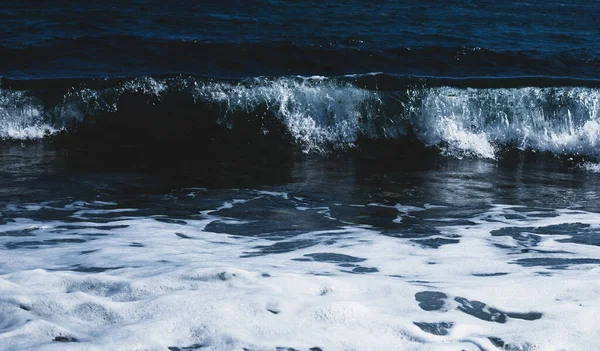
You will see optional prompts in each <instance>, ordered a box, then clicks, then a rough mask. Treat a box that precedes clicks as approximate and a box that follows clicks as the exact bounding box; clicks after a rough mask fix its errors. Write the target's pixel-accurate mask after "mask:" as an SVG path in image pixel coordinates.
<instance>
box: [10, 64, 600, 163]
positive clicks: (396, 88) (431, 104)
mask: <svg viewBox="0 0 600 351" xmlns="http://www.w3.org/2000/svg"><path fill="white" fill-rule="evenodd" d="M390 82H392V83H393V82H396V83H395V84H396V85H393V84H390ZM494 84H497V83H495V82H494ZM4 85H7V84H4ZM183 114H185V115H186V116H187V118H188V119H182V118H180V116H181V115H183ZM111 116H112V117H111ZM115 116H118V117H115ZM151 117H152V118H151ZM0 118H1V119H0V138H2V139H18V140H23V139H39V138H43V137H46V136H48V135H52V134H56V133H58V132H64V133H66V134H69V133H70V132H75V133H76V132H77V130H78V126H80V125H88V127H89V126H90V125H103V124H104V123H108V122H106V121H109V120H110V121H113V122H114V121H115V120H117V121H120V122H122V121H129V122H128V123H130V124H131V125H130V126H129V127H130V128H129V129H130V130H129V131H128V132H129V133H137V134H140V135H142V134H143V129H144V128H152V126H153V123H159V122H160V123H159V124H160V127H156V128H157V129H160V131H159V132H160V133H165V134H168V133H169V128H175V126H176V127H177V128H179V130H178V134H177V137H182V130H185V128H186V127H187V126H186V125H185V124H186V123H187V124H190V128H193V126H192V125H193V124H195V123H196V122H198V121H200V122H202V123H200V124H201V125H202V126H203V128H204V127H206V126H207V125H208V123H212V122H214V124H215V125H216V126H218V127H219V128H224V129H226V130H236V129H244V128H246V129H244V130H242V131H241V132H240V133H245V132H247V133H252V132H256V136H253V137H256V138H260V137H266V136H269V135H271V134H272V133H273V132H274V131H275V130H274V128H275V127H274V126H275V125H276V124H278V125H280V126H281V128H282V129H283V131H284V134H286V135H287V137H288V139H289V140H291V141H292V142H293V144H294V145H296V146H297V147H299V148H300V149H301V150H303V151H305V152H327V151H328V150H332V149H334V150H335V149H347V148H351V147H355V146H356V143H357V141H358V140H360V138H367V139H387V140H402V139H406V138H415V137H416V138H417V139H418V140H419V141H420V142H421V143H422V144H424V145H426V146H432V147H438V148H440V150H441V151H442V152H443V153H444V154H446V155H451V156H455V157H464V156H475V157H483V158H495V157H496V156H497V155H498V152H499V151H500V150H502V149H504V148H507V147H508V148H518V149H521V150H530V151H543V152H551V153H554V154H558V155H578V156H584V157H592V158H598V157H599V156H600V152H599V150H598V147H597V145H598V144H599V143H600V89H599V88H597V87H593V86H592V87H585V86H574V87H568V86H567V87H560V86H547V87H535V86H529V87H519V86H517V87H500V88H498V87H492V88H486V87H477V88H469V87H464V86H462V85H460V84H458V85H457V86H454V87H452V86H439V85H438V86H433V85H431V84H428V82H427V80H424V79H419V80H412V81H409V80H407V79H396V80H394V79H391V78H390V77H389V76H384V75H368V76H352V77H350V76H347V77H337V78H327V77H275V78H267V77H259V78H248V79H243V80H216V79H208V78H201V77H182V76H178V77H159V78H150V77H146V78H134V79H120V80H114V81H113V80H86V81H80V82H76V83H72V84H66V83H65V84H63V85H61V84H58V83H56V84H54V85H53V88H52V89H44V88H43V87H39V86H36V87H32V88H29V89H25V88H23V89H15V88H13V87H10V86H5V87H3V88H2V89H0ZM111 118H112V119H111ZM157 121H159V122H157ZM211 121H212V122H211ZM273 121H275V122H276V123H275V124H274V122H273ZM113 122H111V123H113ZM250 126H251V127H252V128H255V129H256V130H253V131H252V130H250V129H248V128H250ZM120 127H122V124H118V123H116V124H115V123H113V124H108V125H104V129H102V130H104V131H105V130H106V129H107V128H120ZM278 128H279V127H278ZM64 133H63V134H64ZM140 135H137V137H139V136H140ZM240 135H241V134H240ZM131 137H134V135H131ZM282 142H284V141H283V140H282Z"/></svg>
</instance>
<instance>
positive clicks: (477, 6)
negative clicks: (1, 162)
mask: <svg viewBox="0 0 600 351" xmlns="http://www.w3.org/2000/svg"><path fill="white" fill-rule="evenodd" d="M598 13H600V5H598V4H597V3H596V2H585V1H577V2H547V1H537V0H536V1H528V2H525V1H516V2H510V3H504V2H497V1H445V2H443V3H435V2H422V1H403V2H397V1H374V2H362V1H336V2H329V1H327V2H309V3H306V2H303V1H251V2H246V1H244V2H238V1H219V2H200V3H197V2H191V1H183V2H178V3H177V4H166V3H164V2H158V1H143V2H142V1H126V2H115V1H97V2H94V3H93V4H81V3H74V2H71V1H55V2H52V4H51V5H48V4H46V3H44V2H33V3H27V4H24V3H23V4H17V3H12V4H6V5H5V6H4V8H3V11H2V14H0V24H2V28H3V31H2V35H1V36H0V50H1V51H0V52H1V55H0V56H1V59H0V60H1V61H0V72H1V75H2V76H4V77H10V78H19V79H37V78H47V77H53V78H65V77H106V76H147V75H156V74H164V73H186V74H187V73H192V74H201V75H207V76H213V77H214V76H218V77H245V76H254V75H284V74H287V75H289V74H302V75H307V74H319V75H325V76H330V75H344V74H356V73H369V72H384V73H389V74H399V75H425V76H453V77H473V76H483V77H488V76H493V77H506V76H532V75H543V76H568V77H578V78H594V79H597V78H599V72H600V56H599V55H600V44H599V43H598V41H597V36H598V35H599V34H600V33H599V28H600V17H599V15H598Z"/></svg>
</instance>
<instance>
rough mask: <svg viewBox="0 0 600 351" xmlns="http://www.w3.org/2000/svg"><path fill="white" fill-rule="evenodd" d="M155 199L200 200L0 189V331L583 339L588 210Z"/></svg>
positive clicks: (77, 336)
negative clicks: (9, 193)
mask: <svg viewBox="0 0 600 351" xmlns="http://www.w3.org/2000/svg"><path fill="white" fill-rule="evenodd" d="M225 194H227V197H229V198H230V200H227V201H224V202H222V203H221V202H220V201H223V200H218V199H222V198H223V197H224V195H225ZM299 195H302V197H300V196H299ZM155 201H159V202H163V203H164V205H161V206H160V207H162V206H165V205H166V206H168V204H175V203H179V205H178V206H179V207H180V208H182V209H183V207H181V206H185V207H186V208H188V209H189V208H191V207H198V208H205V209H204V210H201V211H199V212H198V213H196V214H193V213H188V214H186V215H183V213H182V214H181V215H180V216H176V215H172V214H171V215H168V214H166V213H161V211H160V210H156V211H152V212H150V213H149V212H148V209H143V208H131V207H123V206H122V205H120V204H117V203H110V202H101V201H95V202H82V201H79V202H74V203H60V202H47V203H42V204H21V205H6V206H5V207H4V209H3V211H2V213H3V217H4V218H5V220H4V222H5V223H4V224H3V225H2V233H1V234H0V240H1V241H2V252H3V253H2V255H1V259H0V267H2V269H1V275H0V290H1V294H0V296H1V298H0V306H2V308H1V309H0V310H1V311H2V314H1V316H2V329H1V330H2V333H1V334H0V339H1V342H0V345H2V347H0V348H1V349H5V350H13V349H32V348H35V349H39V350H46V349H47V350H53V349H61V350H62V349H64V350H70V349H72V350H81V349H94V350H95V349H106V350H109V349H124V350H125V349H145V350H163V349H164V350H166V349H169V350H187V349H202V350H204V349H206V350H233V349H240V350H241V349H246V350H275V349H277V350H292V349H294V350H309V349H310V350H318V349H321V350H349V349H357V350H358V349H360V350H392V349H407V350H423V349H436V350H438V349H440V350H456V349H464V350H498V349H506V350H538V349H541V350H550V349H552V350H559V349H579V350H591V349H593V348H594V345H597V336H598V333H599V332H600V329H598V325H600V324H599V322H600V321H599V320H598V314H597V313H596V311H597V310H598V308H599V306H598V299H597V294H598V289H599V288H600V287H599V285H598V283H597V279H596V278H597V276H598V273H599V271H598V269H599V268H598V263H600V252H599V251H598V238H597V233H598V231H599V230H600V219H599V217H598V215H597V214H596V213H592V212H587V211H584V210H574V209H573V210H550V209H542V208H539V209H532V208H528V207H524V206H514V205H499V204H492V205H490V206H488V207H487V208H486V209H482V210H477V211H475V212H472V213H471V214H469V211H463V212H464V215H461V216H460V217H455V215H454V214H453V213H455V212H456V209H453V208H452V206H449V205H437V204H421V205H416V204H413V205H411V206H404V205H401V204H395V205H394V204H389V205H388V204H380V203H337V202H334V203H331V202H329V201H327V200H324V199H320V198H319V197H313V196H310V195H309V196H307V195H306V194H299V193H294V192H291V193H284V192H281V193H277V192H273V191H255V190H231V191H227V192H223V191H219V192H217V191H211V190H206V189H197V190H193V189H190V190H188V191H187V192H179V193H176V194H169V195H167V196H163V197H161V198H159V199H156V200H155ZM211 207H212V208H211ZM265 211H266V212H265ZM260 213H263V214H260ZM50 218H52V219H50ZM361 218H362V220H361ZM365 220H366V222H363V223H361V222H362V221H365ZM374 220H376V221H378V222H379V224H378V225H373V224H369V222H371V221H374ZM371 223H373V222H371ZM394 223H397V224H394ZM384 228H385V229H384ZM466 252H468V253H469V254H468V255H465V253H466ZM566 326H569V327H568V328H567V327H566Z"/></svg>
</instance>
